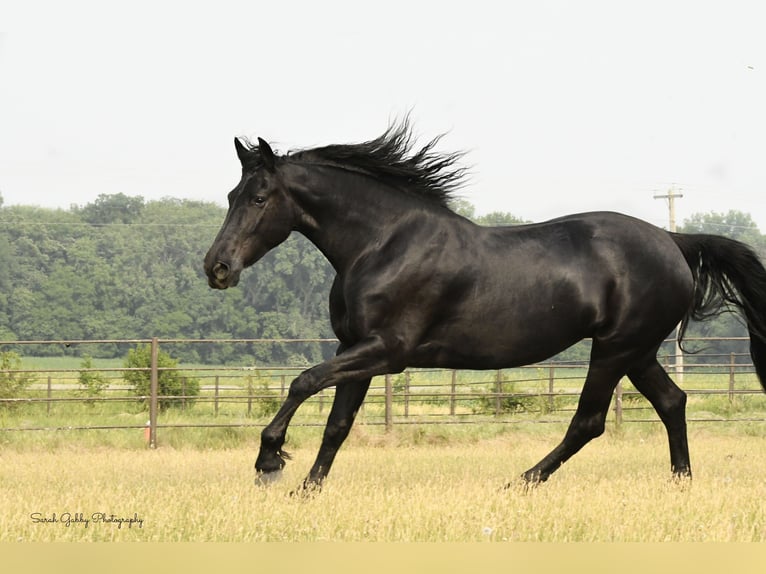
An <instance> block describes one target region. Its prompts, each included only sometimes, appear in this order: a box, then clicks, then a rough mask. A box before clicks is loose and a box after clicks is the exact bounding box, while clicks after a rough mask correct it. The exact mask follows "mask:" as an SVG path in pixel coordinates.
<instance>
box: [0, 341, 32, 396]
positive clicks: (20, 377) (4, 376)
mask: <svg viewBox="0 0 766 574" xmlns="http://www.w3.org/2000/svg"><path fill="white" fill-rule="evenodd" d="M19 370H21V357H20V356H19V355H18V354H17V353H14V352H13V351H6V352H3V353H0V400H2V399H17V398H19V397H20V396H21V394H22V392H23V391H24V389H26V388H27V387H28V386H29V385H30V384H32V383H33V382H34V380H35V377H34V376H33V375H31V374H30V373H19V372H14V371H19ZM13 405H14V403H12V402H5V401H2V402H0V407H3V408H5V409H10V408H11V407H12V406H13Z"/></svg>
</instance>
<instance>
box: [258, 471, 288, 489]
mask: <svg viewBox="0 0 766 574" xmlns="http://www.w3.org/2000/svg"><path fill="white" fill-rule="evenodd" d="M281 478H282V471H281V470H274V471H272V472H259V473H257V474H256V475H255V486H269V485H270V484H273V483H275V482H278V481H279V479H281Z"/></svg>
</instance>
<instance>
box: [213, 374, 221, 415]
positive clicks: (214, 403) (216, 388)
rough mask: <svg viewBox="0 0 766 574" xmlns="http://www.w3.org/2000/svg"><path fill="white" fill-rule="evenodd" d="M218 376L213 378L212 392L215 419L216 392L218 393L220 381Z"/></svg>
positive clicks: (216, 411) (216, 406) (216, 413)
mask: <svg viewBox="0 0 766 574" xmlns="http://www.w3.org/2000/svg"><path fill="white" fill-rule="evenodd" d="M218 379H219V378H218V375H216V376H215V389H214V390H213V413H214V415H215V416H216V417H217V416H218V392H219V390H218V389H219V386H220V381H219V380H218Z"/></svg>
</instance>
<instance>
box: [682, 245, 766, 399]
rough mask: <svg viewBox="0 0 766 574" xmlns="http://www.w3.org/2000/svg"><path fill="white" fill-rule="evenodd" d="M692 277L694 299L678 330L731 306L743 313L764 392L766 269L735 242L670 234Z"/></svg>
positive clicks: (752, 354) (756, 256)
mask: <svg viewBox="0 0 766 574" xmlns="http://www.w3.org/2000/svg"><path fill="white" fill-rule="evenodd" d="M671 236H672V237H673V239H674V240H675V242H676V244H677V245H678V247H679V248H680V249H681V252H682V253H683V255H684V257H685V258H686V261H687V262H688V263H689V267H690V268H691V271H692V275H693V277H694V299H693V302H692V305H691V307H690V309H689V311H688V312H687V314H686V316H685V317H684V319H683V320H682V322H681V328H680V329H679V342H680V340H681V339H682V338H683V335H684V333H685V331H686V327H687V325H688V322H689V320H690V319H695V320H704V319H707V318H709V317H712V316H714V315H718V314H720V313H721V312H723V311H726V310H729V309H731V308H732V307H734V308H736V309H738V310H739V311H740V312H741V313H742V315H744V318H745V321H746V323H747V330H748V332H749V334H750V356H751V357H752V358H753V365H754V366H755V372H756V373H757V374H758V379H759V380H760V381H761V386H763V388H764V391H766V268H764V266H763V264H762V263H761V261H760V260H759V259H758V255H756V254H755V252H754V251H753V250H752V249H751V248H750V247H748V246H747V245H745V244H744V243H741V242H739V241H735V240H733V239H729V238H727V237H721V236H718V235H703V234H699V235H698V234H678V233H671Z"/></svg>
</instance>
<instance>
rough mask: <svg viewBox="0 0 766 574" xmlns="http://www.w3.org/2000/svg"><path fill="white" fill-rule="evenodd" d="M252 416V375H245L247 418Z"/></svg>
mask: <svg viewBox="0 0 766 574" xmlns="http://www.w3.org/2000/svg"><path fill="white" fill-rule="evenodd" d="M251 416H253V376H252V375H247V418H250V417H251Z"/></svg>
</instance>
